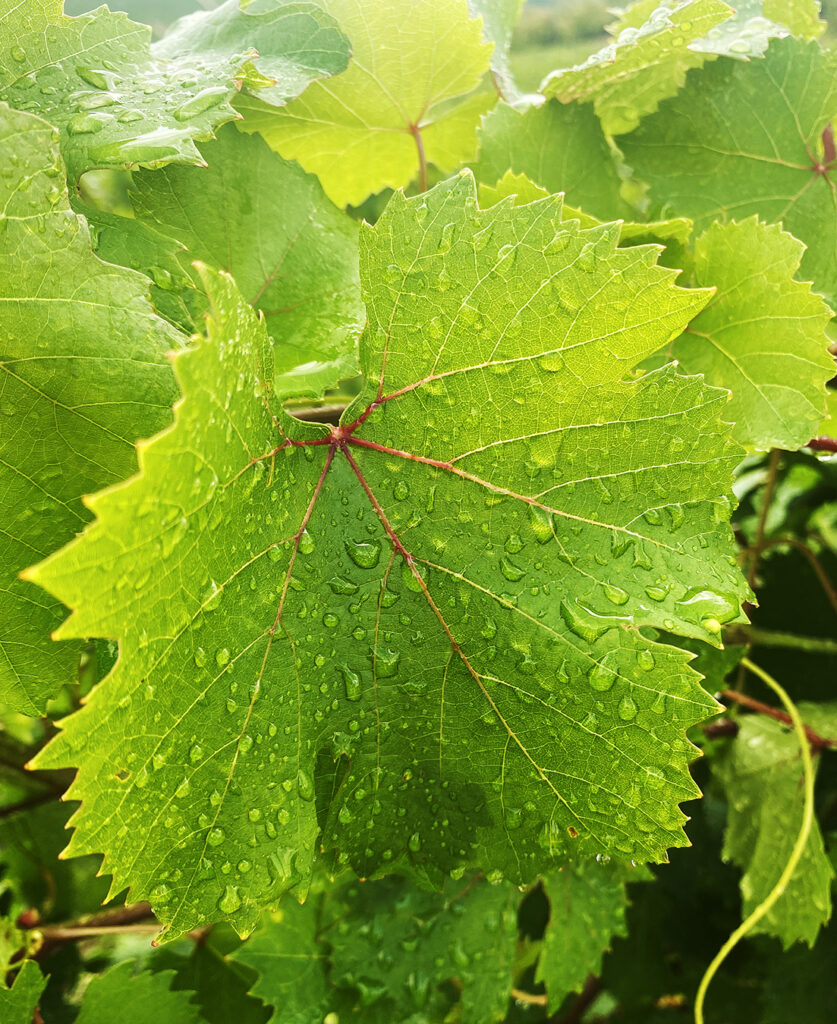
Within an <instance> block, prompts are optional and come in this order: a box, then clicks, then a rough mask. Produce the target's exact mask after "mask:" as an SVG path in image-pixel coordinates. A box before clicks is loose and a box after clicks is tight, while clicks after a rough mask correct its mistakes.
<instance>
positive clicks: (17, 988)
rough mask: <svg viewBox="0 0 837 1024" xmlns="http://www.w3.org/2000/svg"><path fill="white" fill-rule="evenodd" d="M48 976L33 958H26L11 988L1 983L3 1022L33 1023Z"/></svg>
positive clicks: (7, 1023) (16, 1023) (0, 994)
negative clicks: (43, 973)
mask: <svg viewBox="0 0 837 1024" xmlns="http://www.w3.org/2000/svg"><path fill="white" fill-rule="evenodd" d="M45 985H46V978H44V976H43V975H42V974H41V972H40V971H39V970H38V965H37V964H36V963H34V962H33V961H32V960H26V961H25V962H24V964H23V966H22V967H21V968H20V970H19V971H18V973H17V974H16V976H15V979H14V981H13V982H12V985H11V987H10V988H6V987H5V986H3V985H0V1014H2V1019H3V1024H31V1022H32V1020H33V1018H34V1013H35V1007H36V1006H37V1005H38V999H39V998H40V996H41V993H42V992H43V990H44V986H45Z"/></svg>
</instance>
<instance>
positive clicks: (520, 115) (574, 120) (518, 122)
mask: <svg viewBox="0 0 837 1024" xmlns="http://www.w3.org/2000/svg"><path fill="white" fill-rule="evenodd" d="M479 140H480V148H479V154H478V157H477V162H476V164H475V165H474V174H475V175H476V177H477V180H478V181H480V182H485V183H486V184H488V185H493V184H494V183H495V182H496V181H499V179H500V178H502V177H503V175H504V174H505V173H506V171H508V170H511V171H512V172H513V173H515V174H525V175H526V176H527V177H528V178H530V179H531V180H532V181H533V182H534V183H535V184H536V185H540V186H541V187H542V188H545V189H546V190H547V192H563V193H564V194H565V195H566V197H567V202H568V203H571V204H572V205H573V206H577V207H580V208H581V209H582V210H584V212H585V213H588V214H591V215H593V216H595V217H599V218H601V220H617V219H619V218H624V219H630V218H631V217H632V216H634V215H635V211H634V210H633V209H632V207H630V206H629V205H628V203H627V202H625V200H624V199H623V198H622V197H621V195H620V193H619V188H620V185H621V179H620V177H619V173H618V170H617V166H616V159H615V156H614V154H613V152H612V150H611V148H610V146H609V145H608V143H607V140H606V139H605V137H604V135H603V134H602V129H601V125H600V124H599V121H598V118H597V117H596V115H595V113H594V112H593V107H592V105H590V104H581V103H572V104H569V105H567V106H564V105H563V104H561V103H558V102H557V100H551V101H549V102H547V103H544V104H543V105H542V106H540V107H529V108H528V109H527V110H525V111H522V112H520V111H517V110H514V109H513V108H512V107H510V106H508V105H507V104H505V103H498V104H497V106H496V107H495V108H494V110H492V111H491V113H490V114H488V116H487V117H485V118H484V119H483V122H482V127H481V128H480V132H479Z"/></svg>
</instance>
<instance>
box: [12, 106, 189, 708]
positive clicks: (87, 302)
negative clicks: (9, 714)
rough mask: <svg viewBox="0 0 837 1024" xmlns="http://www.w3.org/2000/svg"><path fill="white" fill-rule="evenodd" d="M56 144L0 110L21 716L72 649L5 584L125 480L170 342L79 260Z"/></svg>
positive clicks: (83, 253)
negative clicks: (85, 499) (99, 493)
mask: <svg viewBox="0 0 837 1024" xmlns="http://www.w3.org/2000/svg"><path fill="white" fill-rule="evenodd" d="M57 142H58V140H57V137H56V132H55V129H53V128H51V127H50V126H49V125H47V124H46V123H45V122H44V121H42V120H40V118H37V117H33V116H32V115H31V114H25V113H22V112H20V111H14V110H10V109H9V108H7V107H5V106H4V105H2V104H0V168H2V174H0V211H2V212H0V336H2V338H3V348H2V349H1V350H0V416H1V417H2V421H3V430H2V434H0V490H2V492H3V494H4V501H5V504H4V509H5V511H4V522H3V530H2V533H0V567H1V568H0V574H2V577H1V578H2V586H0V701H2V702H3V703H5V704H7V705H9V706H10V707H11V708H13V709H15V710H18V711H23V712H25V713H27V714H40V713H42V712H43V709H44V707H45V706H46V702H47V700H48V699H49V698H50V697H53V696H55V694H56V693H57V692H58V689H59V687H60V686H61V685H62V684H63V683H66V682H68V681H72V680H73V679H74V678H75V675H76V668H77V664H78V653H79V645H78V644H77V643H75V642H70V643H63V644H60V645H56V644H53V643H51V641H50V639H49V634H50V631H51V630H53V629H54V628H55V627H56V626H57V625H58V624H59V623H60V622H61V619H62V618H63V616H64V610H63V609H62V608H61V606H60V605H59V604H58V603H57V602H56V601H53V600H50V599H49V598H48V597H47V596H46V595H45V594H44V593H43V592H42V591H40V590H39V589H38V588H37V587H33V586H32V585H31V584H30V583H24V582H23V581H21V580H20V579H18V574H19V573H20V572H21V570H23V569H25V568H26V567H27V566H29V565H31V564H32V563H33V562H36V561H39V560H40V559H42V558H44V557H45V556H46V555H47V554H49V552H51V551H54V550H55V549H56V548H57V547H60V546H61V545H62V544H64V543H66V542H67V541H68V540H70V538H72V537H73V536H74V535H75V534H76V533H77V532H78V531H79V530H80V529H81V527H82V526H83V525H84V524H85V523H86V522H87V521H88V520H89V518H90V515H89V513H88V511H87V510H86V509H85V508H84V506H83V505H82V500H81V499H82V496H83V495H85V494H88V493H90V492H91V491H95V490H98V489H99V488H101V487H105V486H107V485H108V484H112V483H115V482H116V481H117V480H121V479H123V478H124V477H125V476H127V475H129V474H130V473H131V472H132V471H133V469H134V467H135V465H136V463H135V461H134V448H133V443H134V441H135V440H136V438H137V437H138V436H143V435H145V436H148V435H149V434H153V433H155V432H156V431H158V430H160V429H161V428H162V427H163V426H165V424H166V423H168V422H169V421H170V419H171V409H170V406H171V403H172V402H173V400H174V399H175V397H176V394H177V392H176V389H175V384H174V379H173V377H172V373H171V368H170V366H169V363H168V360H167V359H166V353H167V351H168V350H169V349H171V348H173V347H176V346H177V345H178V344H179V335H178V334H177V332H175V331H174V330H172V329H171V328H170V327H169V326H168V325H167V324H166V323H165V322H164V321H162V320H160V319H159V318H158V317H157V316H155V315H154V312H153V310H152V308H151V304H150V303H149V301H148V294H147V290H148V282H147V280H146V279H145V278H144V277H142V276H141V275H140V274H135V273H133V272H131V271H128V270H123V269H122V268H118V267H112V266H109V265H108V264H106V263H102V262H101V261H100V260H99V259H97V258H96V257H95V256H94V255H93V253H92V251H91V248H90V238H89V235H88V231H87V225H86V223H85V221H84V220H83V218H80V217H77V216H76V215H75V214H74V213H73V212H72V211H71V210H70V204H69V201H68V198H67V189H66V185H65V183H64V179H63V167H62V165H61V158H60V156H59V155H58V145H57Z"/></svg>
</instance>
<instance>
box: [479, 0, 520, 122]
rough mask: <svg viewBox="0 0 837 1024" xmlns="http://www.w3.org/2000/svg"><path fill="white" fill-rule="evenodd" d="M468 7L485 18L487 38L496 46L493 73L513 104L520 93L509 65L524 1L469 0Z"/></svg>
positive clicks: (500, 90) (504, 97) (501, 92)
mask: <svg viewBox="0 0 837 1024" xmlns="http://www.w3.org/2000/svg"><path fill="white" fill-rule="evenodd" d="M468 8H469V10H470V11H471V13H472V14H473V15H474V16H479V17H481V18H482V24H483V33H484V35H485V38H486V39H487V40H489V41H490V42H492V43H493V44H494V49H493V51H492V53H491V71H492V74H493V75H494V82H495V85H496V87H497V90H498V92H499V93H500V95H501V96H502V97H503V99H505V100H507V101H509V102H513V101H514V100H515V99H517V98H519V96H520V91H519V89H518V88H517V85H516V84H515V81H514V76H513V75H512V70H511V65H510V64H509V50H510V48H511V41H512V35H513V33H514V27H515V25H516V24H517V19H518V18H519V17H520V12H521V10H522V9H523V0H468Z"/></svg>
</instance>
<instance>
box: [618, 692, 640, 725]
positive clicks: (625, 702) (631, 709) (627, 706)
mask: <svg viewBox="0 0 837 1024" xmlns="http://www.w3.org/2000/svg"><path fill="white" fill-rule="evenodd" d="M618 714H619V717H620V718H621V719H622V721H623V722H630V721H632V720H633V719H634V718H636V704H635V703H634V702H633V699H632V698H631V697H629V696H628V695H627V694H626V695H625V696H624V697H623V698H622V699H621V700H620V701H619V708H618Z"/></svg>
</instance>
